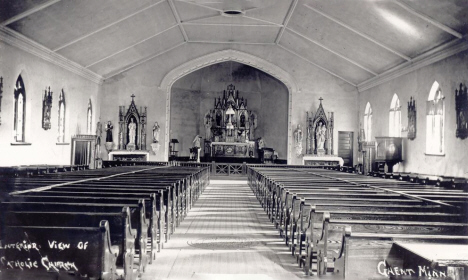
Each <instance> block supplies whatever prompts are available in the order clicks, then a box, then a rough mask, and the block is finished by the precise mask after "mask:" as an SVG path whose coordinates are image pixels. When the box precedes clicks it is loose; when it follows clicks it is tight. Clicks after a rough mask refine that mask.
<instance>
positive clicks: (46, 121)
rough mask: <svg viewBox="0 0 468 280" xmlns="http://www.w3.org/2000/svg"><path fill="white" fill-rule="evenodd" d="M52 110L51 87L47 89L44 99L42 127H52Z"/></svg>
mask: <svg viewBox="0 0 468 280" xmlns="http://www.w3.org/2000/svg"><path fill="white" fill-rule="evenodd" d="M51 111H52V92H51V91H50V87H49V88H48V89H47V88H46V89H45V92H44V97H43V99H42V128H43V129H45V130H48V129H50V128H51V127H52V124H51V123H50V112H51Z"/></svg>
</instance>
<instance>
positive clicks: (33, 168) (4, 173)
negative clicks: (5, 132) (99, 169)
mask: <svg viewBox="0 0 468 280" xmlns="http://www.w3.org/2000/svg"><path fill="white" fill-rule="evenodd" d="M86 169H89V166H88V165H83V164H79V165H45V164H44V165H20V166H0V177H24V176H37V175H44V174H49V173H59V172H70V171H79V170H86Z"/></svg>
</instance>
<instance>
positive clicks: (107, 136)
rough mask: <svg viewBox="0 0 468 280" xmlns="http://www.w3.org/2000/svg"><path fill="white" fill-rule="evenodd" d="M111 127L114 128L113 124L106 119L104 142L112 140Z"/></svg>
mask: <svg viewBox="0 0 468 280" xmlns="http://www.w3.org/2000/svg"><path fill="white" fill-rule="evenodd" d="M112 129H114V126H113V125H112V123H111V121H108V122H107V124H106V142H112Z"/></svg>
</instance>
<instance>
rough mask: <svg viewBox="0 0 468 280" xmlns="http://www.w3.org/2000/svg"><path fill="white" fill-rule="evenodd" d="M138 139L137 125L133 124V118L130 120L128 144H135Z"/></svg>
mask: <svg viewBox="0 0 468 280" xmlns="http://www.w3.org/2000/svg"><path fill="white" fill-rule="evenodd" d="M135 137H136V123H134V122H133V118H131V119H130V123H129V124H128V144H135Z"/></svg>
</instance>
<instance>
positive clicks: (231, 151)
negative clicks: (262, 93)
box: [203, 84, 257, 158]
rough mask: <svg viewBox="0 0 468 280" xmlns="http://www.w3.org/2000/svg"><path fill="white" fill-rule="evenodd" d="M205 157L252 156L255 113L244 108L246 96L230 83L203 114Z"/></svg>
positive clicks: (253, 150)
mask: <svg viewBox="0 0 468 280" xmlns="http://www.w3.org/2000/svg"><path fill="white" fill-rule="evenodd" d="M203 120H204V127H205V149H204V152H205V157H212V158H216V157H218V158H219V157H228V158H229V157H231V158H248V157H250V158H253V157H256V156H257V151H256V149H255V148H256V144H255V143H256V142H255V141H254V139H255V137H256V135H255V131H256V128H257V114H256V113H255V112H252V111H249V110H248V109H247V99H244V97H239V91H238V90H236V88H235V86H234V85H232V84H231V85H229V86H228V87H227V89H226V90H224V91H223V96H222V98H221V97H218V98H215V101H214V108H213V109H212V110H209V111H208V112H206V114H205V115H204V119H203Z"/></svg>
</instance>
